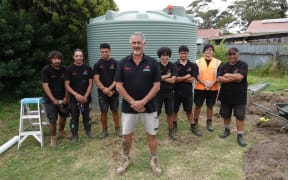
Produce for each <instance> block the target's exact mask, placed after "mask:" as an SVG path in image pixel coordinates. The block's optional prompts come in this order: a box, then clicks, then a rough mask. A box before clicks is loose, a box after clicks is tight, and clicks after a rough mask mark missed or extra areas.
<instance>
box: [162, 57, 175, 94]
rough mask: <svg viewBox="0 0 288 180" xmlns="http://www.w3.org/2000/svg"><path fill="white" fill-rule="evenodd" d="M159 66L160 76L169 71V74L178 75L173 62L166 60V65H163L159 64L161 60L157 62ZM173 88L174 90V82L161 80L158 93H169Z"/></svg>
mask: <svg viewBox="0 0 288 180" xmlns="http://www.w3.org/2000/svg"><path fill="white" fill-rule="evenodd" d="M159 67H160V74H161V76H162V75H166V74H169V73H171V76H177V75H178V73H177V70H176V66H175V64H173V63H171V62H168V64H167V65H166V66H164V65H163V64H161V62H159ZM173 90H174V84H171V83H167V82H165V81H161V86H160V91H159V93H161V94H162V93H163V94H170V93H172V92H173Z"/></svg>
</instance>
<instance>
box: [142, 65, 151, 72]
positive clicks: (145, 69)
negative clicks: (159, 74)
mask: <svg viewBox="0 0 288 180" xmlns="http://www.w3.org/2000/svg"><path fill="white" fill-rule="evenodd" d="M143 71H151V69H150V66H149V65H147V66H146V67H145V68H144V69H143Z"/></svg>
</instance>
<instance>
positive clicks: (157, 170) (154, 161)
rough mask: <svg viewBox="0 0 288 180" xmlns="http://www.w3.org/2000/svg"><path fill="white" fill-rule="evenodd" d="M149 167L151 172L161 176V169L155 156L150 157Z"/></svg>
mask: <svg viewBox="0 0 288 180" xmlns="http://www.w3.org/2000/svg"><path fill="white" fill-rule="evenodd" d="M150 167H151V169H152V172H153V174H154V175H155V176H161V174H162V169H161V168H160V166H159V164H158V159H157V157H152V158H151V160H150Z"/></svg>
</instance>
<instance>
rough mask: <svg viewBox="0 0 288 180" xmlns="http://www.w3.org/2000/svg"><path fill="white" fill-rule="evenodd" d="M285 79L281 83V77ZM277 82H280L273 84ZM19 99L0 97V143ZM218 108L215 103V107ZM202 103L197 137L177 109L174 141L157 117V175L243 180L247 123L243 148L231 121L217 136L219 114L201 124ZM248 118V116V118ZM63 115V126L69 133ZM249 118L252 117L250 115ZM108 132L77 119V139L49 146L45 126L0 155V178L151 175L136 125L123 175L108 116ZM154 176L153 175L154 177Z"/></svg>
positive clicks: (9, 131)
mask: <svg viewBox="0 0 288 180" xmlns="http://www.w3.org/2000/svg"><path fill="white" fill-rule="evenodd" d="M249 81H250V82H253V83H255V82H260V81H262V78H261V79H259V78H257V77H252V76H251V77H249ZM266 81H269V82H271V85H270V86H269V87H268V88H267V89H265V91H267V90H269V91H270V92H277V89H282V88H287V87H288V86H287V83H288V81H287V78H286V77H285V78H284V80H283V79H264V80H263V82H266ZM283 81H284V82H285V83H281V82H283ZM279 84H281V85H279ZM19 102H20V100H19V99H16V100H15V99H13V98H11V97H5V98H4V99H3V100H2V99H1V104H0V134H1V135H0V144H1V145H2V144H4V143H5V142H6V141H8V140H9V139H11V138H12V137H14V136H15V135H17V134H18V126H19V124H18V123H19V110H20V103H19ZM92 111H93V121H94V124H93V125H92V127H93V132H95V133H96V134H97V135H99V134H100V132H101V125H100V121H99V113H98V112H97V113H96V110H92ZM218 111H219V107H215V112H218ZM204 112H205V108H204V109H203V112H202V114H201V118H200V119H201V120H200V121H201V122H200V129H201V130H202V132H203V134H204V135H203V136H202V137H200V138H199V137H195V136H194V135H192V134H191V131H190V126H189V124H188V121H187V120H186V117H185V115H184V113H180V114H179V121H178V124H179V125H178V133H177V137H178V139H177V141H175V142H173V141H171V140H169V138H168V135H167V123H166V120H165V117H164V116H163V115H162V116H161V117H160V130H159V133H158V135H157V137H158V143H159V146H158V156H159V161H160V165H161V167H162V169H163V175H162V176H161V177H160V179H219V180H220V179H221V180H223V179H227V180H228V179H229V180H230V179H245V175H244V173H243V155H244V153H245V152H247V150H248V148H249V146H251V145H252V144H253V143H255V142H256V141H255V140H254V138H252V137H253V136H252V133H253V131H252V127H251V124H252V123H250V122H249V121H250V120H251V121H253V119H249V120H247V123H246V127H245V137H247V141H248V147H246V148H241V147H239V146H238V145H237V142H236V134H235V133H236V131H235V121H233V126H232V135H231V136H230V137H228V138H227V139H220V138H219V136H218V135H219V134H221V133H222V130H223V122H222V119H221V118H219V117H217V116H215V118H214V119H215V122H214V127H215V131H214V132H212V133H211V132H208V131H207V130H206V128H205V116H204V115H205V113H204ZM252 118H253V117H252ZM69 120H70V119H68V121H67V124H66V131H67V132H69V126H68V123H69ZM254 120H255V119H254ZM109 123H110V124H109V127H110V131H109V133H110V134H109V137H108V138H106V139H104V140H100V139H99V138H97V139H93V140H90V139H87V138H86V137H85V136H84V131H83V126H82V123H80V142H79V143H78V144H75V145H73V144H71V142H70V140H65V139H62V140H59V141H58V146H57V148H56V149H51V148H50V147H49V132H48V128H47V127H45V128H44V129H45V132H44V135H45V145H44V147H43V148H42V149H41V148H40V144H39V143H38V142H37V141H36V140H35V139H33V138H32V137H29V138H28V139H27V140H25V141H24V143H23V144H22V148H21V149H20V150H19V151H18V150H17V145H15V146H13V147H12V148H11V149H9V150H8V151H6V152H5V153H3V154H1V155H0V177H1V179H9V180H10V179H156V177H154V176H153V175H152V173H151V170H150V167H149V150H148V146H147V140H146V135H145V133H144V130H143V128H142V126H141V124H139V126H138V127H137V129H136V130H135V136H134V142H133V145H132V150H131V158H132V161H133V164H132V166H131V167H130V168H129V170H128V171H127V173H126V174H125V175H123V176H117V175H116V168H117V167H118V165H119V161H120V158H121V138H117V137H116V136H115V135H114V128H112V127H113V124H112V120H111V118H110V119H109ZM157 179H158V178H157Z"/></svg>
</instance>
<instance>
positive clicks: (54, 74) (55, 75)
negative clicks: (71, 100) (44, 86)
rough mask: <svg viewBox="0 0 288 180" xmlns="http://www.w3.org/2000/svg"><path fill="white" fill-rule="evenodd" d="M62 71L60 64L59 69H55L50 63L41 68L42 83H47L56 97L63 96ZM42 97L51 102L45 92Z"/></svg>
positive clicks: (62, 67) (60, 97) (61, 97)
mask: <svg viewBox="0 0 288 180" xmlns="http://www.w3.org/2000/svg"><path fill="white" fill-rule="evenodd" d="M64 72H65V67H64V66H61V67H60V69H55V68H53V67H52V66H51V65H46V66H44V67H43V68H42V70H41V81H42V83H48V86H49V89H50V90H51V93H52V95H53V96H54V97H55V98H56V99H63V98H64V96H65V85H64ZM44 98H45V100H46V101H49V102H51V100H50V99H49V97H48V96H47V94H46V93H45V92H44Z"/></svg>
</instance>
